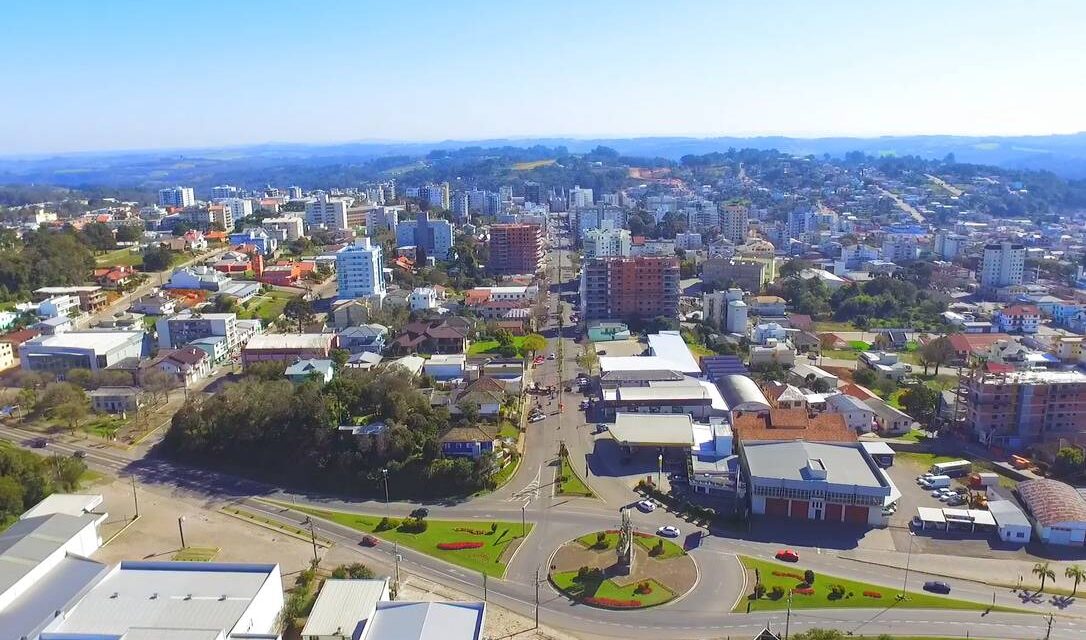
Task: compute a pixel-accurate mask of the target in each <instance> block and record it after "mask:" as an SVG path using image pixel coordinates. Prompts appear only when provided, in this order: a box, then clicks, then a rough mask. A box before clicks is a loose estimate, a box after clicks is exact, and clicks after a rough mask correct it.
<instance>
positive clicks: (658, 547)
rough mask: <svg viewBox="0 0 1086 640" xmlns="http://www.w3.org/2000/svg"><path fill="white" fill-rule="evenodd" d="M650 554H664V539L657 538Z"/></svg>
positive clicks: (654, 555)
mask: <svg viewBox="0 0 1086 640" xmlns="http://www.w3.org/2000/svg"><path fill="white" fill-rule="evenodd" d="M649 555H650V556H653V557H656V556H662V555H664V541H663V540H657V541H656V544H655V545H654V546H653V547H652V550H650V551H649Z"/></svg>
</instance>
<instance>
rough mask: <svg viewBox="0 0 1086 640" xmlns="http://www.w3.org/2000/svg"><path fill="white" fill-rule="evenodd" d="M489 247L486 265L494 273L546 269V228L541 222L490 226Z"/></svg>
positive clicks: (532, 271) (505, 273)
mask: <svg viewBox="0 0 1086 640" xmlns="http://www.w3.org/2000/svg"><path fill="white" fill-rule="evenodd" d="M489 246H490V258H489V260H488V261H487V265H486V266H487V271H489V272H490V273H491V274H494V275H513V274H520V273H524V274H534V273H539V272H540V271H542V270H543V228H542V227H540V226H538V225H534V224H495V225H491V227H490V243H489Z"/></svg>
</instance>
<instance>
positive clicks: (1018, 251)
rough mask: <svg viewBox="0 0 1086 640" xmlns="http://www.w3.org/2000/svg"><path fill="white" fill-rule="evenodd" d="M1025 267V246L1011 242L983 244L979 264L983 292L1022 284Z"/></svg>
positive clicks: (991, 291)
mask: <svg viewBox="0 0 1086 640" xmlns="http://www.w3.org/2000/svg"><path fill="white" fill-rule="evenodd" d="M1025 268H1026V248H1025V246H1023V245H1021V244H1017V243H1013V242H1001V243H999V244H988V245H984V254H983V256H982V258H981V266H980V287H981V290H982V291H984V292H985V293H989V294H990V293H993V292H995V290H996V289H999V288H1001V287H1007V286H1015V285H1020V284H1022V278H1023V275H1024V273H1025Z"/></svg>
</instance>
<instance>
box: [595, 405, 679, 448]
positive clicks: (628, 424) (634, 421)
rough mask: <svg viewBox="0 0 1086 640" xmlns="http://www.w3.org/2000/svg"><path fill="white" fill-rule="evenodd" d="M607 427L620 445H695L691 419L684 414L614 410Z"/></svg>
mask: <svg viewBox="0 0 1086 640" xmlns="http://www.w3.org/2000/svg"><path fill="white" fill-rule="evenodd" d="M607 430H608V431H609V432H610V433H611V437H612V438H614V439H615V440H616V441H617V442H618V443H620V444H627V445H635V446H637V445H661V446H685V447H691V446H693V444H694V431H693V420H692V419H691V418H690V416H689V415H687V414H685V413H677V414H672V413H617V414H615V423H614V424H612V425H608V427H607Z"/></svg>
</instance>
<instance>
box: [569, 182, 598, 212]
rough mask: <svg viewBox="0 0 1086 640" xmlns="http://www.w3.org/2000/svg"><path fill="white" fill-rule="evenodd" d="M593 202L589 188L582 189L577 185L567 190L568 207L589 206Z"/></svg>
mask: <svg viewBox="0 0 1086 640" xmlns="http://www.w3.org/2000/svg"><path fill="white" fill-rule="evenodd" d="M593 202H594V200H593V198H592V190H591V189H582V188H581V186H580V185H577V186H575V187H573V188H572V189H570V190H569V208H570V209H576V208H578V207H590V206H592V203H593Z"/></svg>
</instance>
